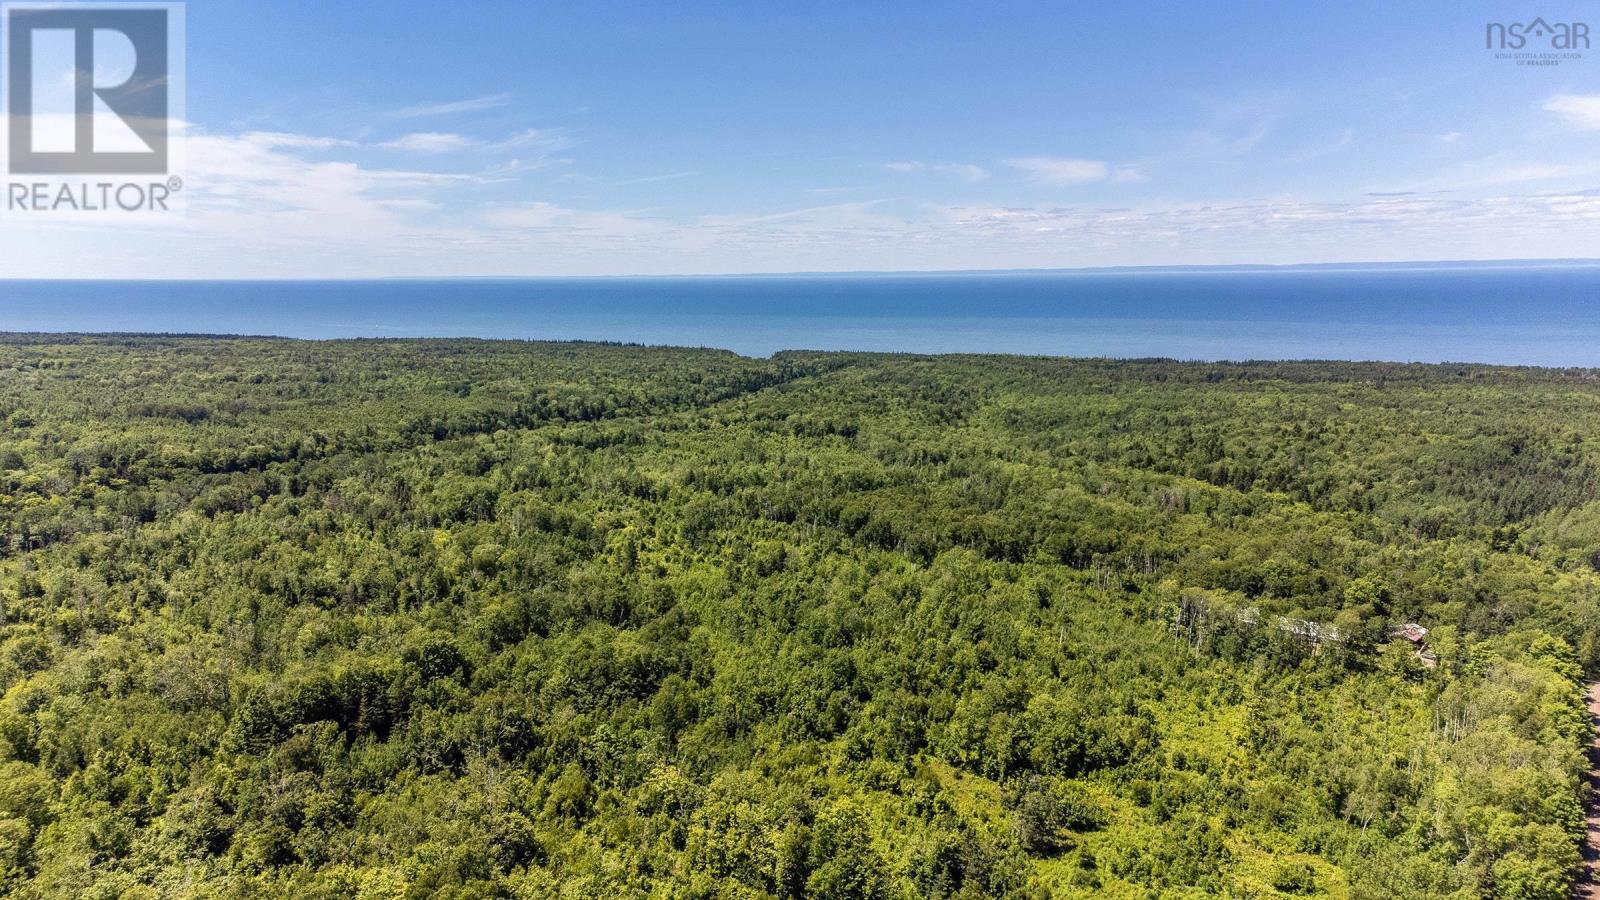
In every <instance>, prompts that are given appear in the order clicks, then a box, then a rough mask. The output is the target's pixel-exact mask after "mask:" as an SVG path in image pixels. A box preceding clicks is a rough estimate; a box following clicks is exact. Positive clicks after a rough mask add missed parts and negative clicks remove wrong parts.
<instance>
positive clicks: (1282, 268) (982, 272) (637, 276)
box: [0, 257, 1600, 284]
mask: <svg viewBox="0 0 1600 900" xmlns="http://www.w3.org/2000/svg"><path fill="white" fill-rule="evenodd" d="M1592 267H1600V257H1550V258H1520V259H1518V258H1512V259H1444V260H1392V261H1373V260H1366V261H1361V260H1356V261H1346V262H1299V263H1187V264H1175V265H1126V266H1065V267H1040V268H1001V269H847V270H833V271H829V270H817V271H783V272H685V273H671V274H645V273H628V274H612V275H602V274H587V275H535V274H530V275H470V274H455V275H333V276H318V275H286V276H224V277H211V278H140V277H120V278H119V277H114V276H106V277H87V278H85V277H66V278H18V277H10V276H0V284H3V283H8V282H9V283H22V282H33V283H39V282H78V283H82V282H105V283H109V284H119V283H130V282H154V283H163V282H171V283H184V282H194V283H219V282H256V283H275V282H282V283H286V284H287V283H295V282H339V281H349V282H363V281H366V282H370V281H538V280H548V281H578V280H597V281H598V280H607V279H611V280H634V281H644V280H661V281H665V280H671V279H715V278H885V277H915V276H943V277H951V276H986V275H987V276H995V275H1074V274H1081V275H1094V274H1103V275H1116V274H1146V275H1159V274H1166V273H1185V274H1195V273H1206V272H1216V273H1225V272H1294V271H1346V272H1350V271H1372V270H1386V269H1409V270H1421V271H1425V270H1428V269H1496V268H1500V269H1536V268H1549V269H1553V268H1592Z"/></svg>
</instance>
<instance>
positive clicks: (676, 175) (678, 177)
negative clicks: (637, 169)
mask: <svg viewBox="0 0 1600 900" xmlns="http://www.w3.org/2000/svg"><path fill="white" fill-rule="evenodd" d="M699 174H700V173H699V172H666V173H664V174H661V175H641V176H640V177H638V178H622V179H618V180H616V181H613V182H611V183H612V184H613V185H627V184H655V183H657V182H660V181H682V180H683V179H685V178H693V177H695V176H697V175H699Z"/></svg>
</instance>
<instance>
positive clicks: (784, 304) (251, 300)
mask: <svg viewBox="0 0 1600 900" xmlns="http://www.w3.org/2000/svg"><path fill="white" fill-rule="evenodd" d="M0 331H74V332H85V331H94V332H103V331H115V332H196V333H208V334H257V335H281V336H287V337H299V338H354V337H424V336H425V337H492V338H535V339H563V340H564V339H585V340H605V341H626V342H634V343H644V344H672V345H686V346H703V347H720V348H725V349H729V350H733V351H736V352H738V353H742V354H745V355H750V356H766V355H769V354H771V353H773V352H776V351H778V350H785V349H821V350H879V351H906V352H917V353H955V352H961V353H1020V354H1046V355H1061V356H1109V357H1173V358H1177V359H1204V360H1218V359H1230V360H1245V359H1350V360H1391V361H1423V362H1485V363H1503V364H1513V365H1541V366H1600V266H1548V265H1546V266H1514V265H1510V266H1473V265H1462V266H1438V267H1415V266H1413V267H1396V268H1303V269H1271V270H1234V269H1189V270H1124V271H1105V270H1102V271H1077V272H1045V273H994V274H989V273H985V274H950V275H861V276H849V275H840V276H831V275H830V276H820V275H819V276H739V277H715V278H535V279H453V280H412V279H391V280H374V281H225V282H217V281H212V282H153V281H123V282H113V281H0Z"/></svg>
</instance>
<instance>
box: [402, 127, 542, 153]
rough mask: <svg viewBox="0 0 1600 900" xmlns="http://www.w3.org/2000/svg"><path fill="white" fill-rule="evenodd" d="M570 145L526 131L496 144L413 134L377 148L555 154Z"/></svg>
mask: <svg viewBox="0 0 1600 900" xmlns="http://www.w3.org/2000/svg"><path fill="white" fill-rule="evenodd" d="M571 145H572V141H571V140H570V139H568V138H567V136H566V135H564V134H562V133H561V132H559V131H552V130H549V129H543V128H527V129H524V130H522V131H519V132H517V133H515V134H513V135H511V136H509V137H506V138H504V139H502V140H498V141H486V140H481V139H479V138H474V137H468V136H467V135H464V134H457V133H456V132H453V131H417V132H412V133H411V134H406V135H401V136H400V137H397V138H395V139H394V140H390V141H384V142H383V143H381V144H379V145H378V146H380V147H383V148H385V149H387V150H402V151H406V152H408V153H455V152H458V151H462V150H487V151H511V150H530V149H535V150H539V151H541V152H555V151H556V150H560V149H564V148H566V147H569V146H571Z"/></svg>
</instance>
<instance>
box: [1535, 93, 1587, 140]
mask: <svg viewBox="0 0 1600 900" xmlns="http://www.w3.org/2000/svg"><path fill="white" fill-rule="evenodd" d="M1544 110H1545V112H1553V113H1555V114H1556V115H1558V116H1561V117H1562V118H1563V119H1566V120H1567V122H1568V123H1569V124H1571V125H1574V126H1576V127H1578V128H1582V129H1584V130H1585V131H1597V130H1600V94H1557V95H1555V96H1554V97H1551V98H1550V99H1548V100H1546V101H1545V102H1544Z"/></svg>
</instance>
